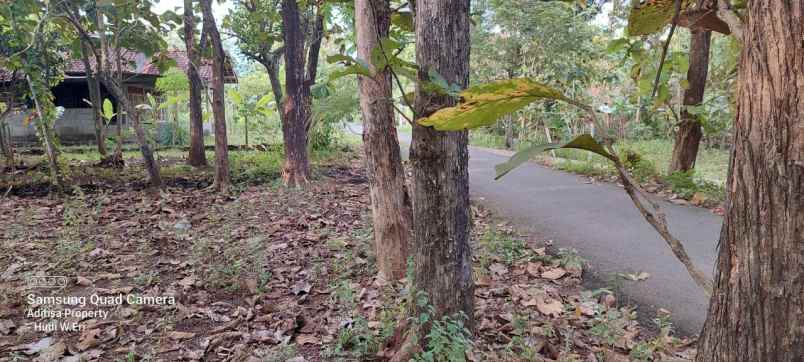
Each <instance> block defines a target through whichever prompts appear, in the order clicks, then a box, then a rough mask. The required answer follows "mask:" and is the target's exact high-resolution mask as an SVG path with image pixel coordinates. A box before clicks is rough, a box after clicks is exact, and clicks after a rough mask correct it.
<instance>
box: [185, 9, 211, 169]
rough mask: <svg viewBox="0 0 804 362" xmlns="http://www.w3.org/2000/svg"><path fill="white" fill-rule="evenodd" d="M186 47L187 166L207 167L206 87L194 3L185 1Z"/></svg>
mask: <svg viewBox="0 0 804 362" xmlns="http://www.w3.org/2000/svg"><path fill="white" fill-rule="evenodd" d="M184 45H185V47H186V48H187V59H188V60H189V64H187V79H188V80H189V82H190V99H189V101H188V103H189V108H190V153H189V154H188V155H187V164H189V165H190V166H194V167H201V166H206V165H207V155H206V153H205V152H204V120H203V113H202V112H201V90H202V89H203V87H204V85H203V84H202V83H201V77H200V76H199V75H198V66H199V64H201V63H200V59H199V57H198V49H197V48H196V43H195V18H194V16H193V1H192V0H184Z"/></svg>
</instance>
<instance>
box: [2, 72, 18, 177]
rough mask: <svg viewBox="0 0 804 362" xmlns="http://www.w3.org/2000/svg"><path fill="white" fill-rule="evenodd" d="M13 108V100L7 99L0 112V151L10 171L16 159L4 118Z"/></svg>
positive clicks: (14, 165)
mask: <svg viewBox="0 0 804 362" xmlns="http://www.w3.org/2000/svg"><path fill="white" fill-rule="evenodd" d="M12 79H13V77H12ZM13 110H14V108H13V101H8V102H6V109H5V110H3V113H2V114H0V152H2V153H3V157H5V159H6V165H7V166H8V167H9V168H10V169H11V170H12V171H13V170H14V168H15V167H16V161H14V144H13V143H12V141H11V132H10V131H9V129H8V123H7V122H6V118H7V117H8V115H9V114H11V112H12V111H13Z"/></svg>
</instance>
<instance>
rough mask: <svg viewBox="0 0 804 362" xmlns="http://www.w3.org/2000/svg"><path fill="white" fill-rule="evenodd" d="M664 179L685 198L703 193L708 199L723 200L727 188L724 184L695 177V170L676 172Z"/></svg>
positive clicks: (674, 190)
mask: <svg viewBox="0 0 804 362" xmlns="http://www.w3.org/2000/svg"><path fill="white" fill-rule="evenodd" d="M664 181H665V182H666V183H667V184H669V185H670V188H671V189H673V192H675V193H677V194H678V195H679V196H681V197H682V198H685V199H689V198H692V197H693V196H694V195H695V194H696V193H701V194H703V195H704V196H705V197H706V198H707V199H714V200H723V198H724V196H725V192H726V190H725V189H724V187H723V186H721V185H718V184H715V183H713V182H708V181H705V180H702V179H699V178H696V177H695V170H690V171H688V172H674V173H673V174H670V175H668V176H666V177H664Z"/></svg>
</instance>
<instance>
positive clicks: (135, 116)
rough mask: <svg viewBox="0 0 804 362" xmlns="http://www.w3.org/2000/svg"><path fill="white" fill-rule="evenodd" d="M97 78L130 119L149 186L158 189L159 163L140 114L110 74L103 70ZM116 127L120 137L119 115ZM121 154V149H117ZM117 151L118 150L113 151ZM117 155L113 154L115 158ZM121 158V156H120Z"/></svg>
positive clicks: (159, 179) (159, 178)
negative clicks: (141, 121) (149, 142)
mask: <svg viewBox="0 0 804 362" xmlns="http://www.w3.org/2000/svg"><path fill="white" fill-rule="evenodd" d="M98 79H99V80H100V82H101V83H102V84H103V85H104V86H105V87H106V89H107V90H108V91H109V92H111V93H112V96H114V97H115V98H116V99H117V103H118V105H120V106H122V107H121V108H122V110H123V111H125V112H126V119H127V120H129V121H131V128H133V129H134V138H135V139H136V140H137V144H138V145H139V146H140V153H141V154H142V159H143V162H144V163H145V170H146V171H147V172H148V182H149V183H150V184H151V187H152V188H154V189H158V188H160V187H162V176H161V174H160V172H159V165H158V164H157V162H156V159H155V158H154V153H153V150H151V146H150V145H149V144H148V139H147V136H146V135H145V129H143V128H142V124H141V123H140V114H139V111H138V110H137V108H136V107H135V106H134V104H133V103H131V100H130V99H128V96H127V94H126V92H125V91H124V90H123V88H122V86H121V85H119V84H118V82H117V81H116V80H114V79H111V76H110V75H109V74H107V73H106V72H105V71H104V72H99V73H98ZM118 113H119V111H118ZM117 127H118V137H122V135H121V134H120V133H122V132H121V120H120V115H119V114H118V115H117ZM122 143H123V140H122V138H120V139H119V141H118V148H120V147H121V146H120V145H121V144H122ZM119 152H120V154H121V155H122V150H120V151H119ZM115 153H118V151H115ZM116 157H118V156H115V158H116ZM121 159H122V157H121Z"/></svg>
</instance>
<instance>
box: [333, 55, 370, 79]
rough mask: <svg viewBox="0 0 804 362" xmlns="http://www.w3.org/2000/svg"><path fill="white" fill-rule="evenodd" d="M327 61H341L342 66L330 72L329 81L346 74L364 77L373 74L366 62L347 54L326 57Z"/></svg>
mask: <svg viewBox="0 0 804 362" xmlns="http://www.w3.org/2000/svg"><path fill="white" fill-rule="evenodd" d="M327 62H328V63H330V64H334V63H343V64H344V67H343V68H340V69H337V70H335V71H333V72H332V73H330V75H329V81H330V82H331V81H334V80H336V79H338V78H342V77H345V76H348V75H364V76H366V77H372V76H374V75H373V74H372V73H371V70H369V67H368V64H367V63H366V62H364V61H362V60H360V59H355V58H353V57H350V56H348V55H343V54H335V55H330V56H328V57H327Z"/></svg>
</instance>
